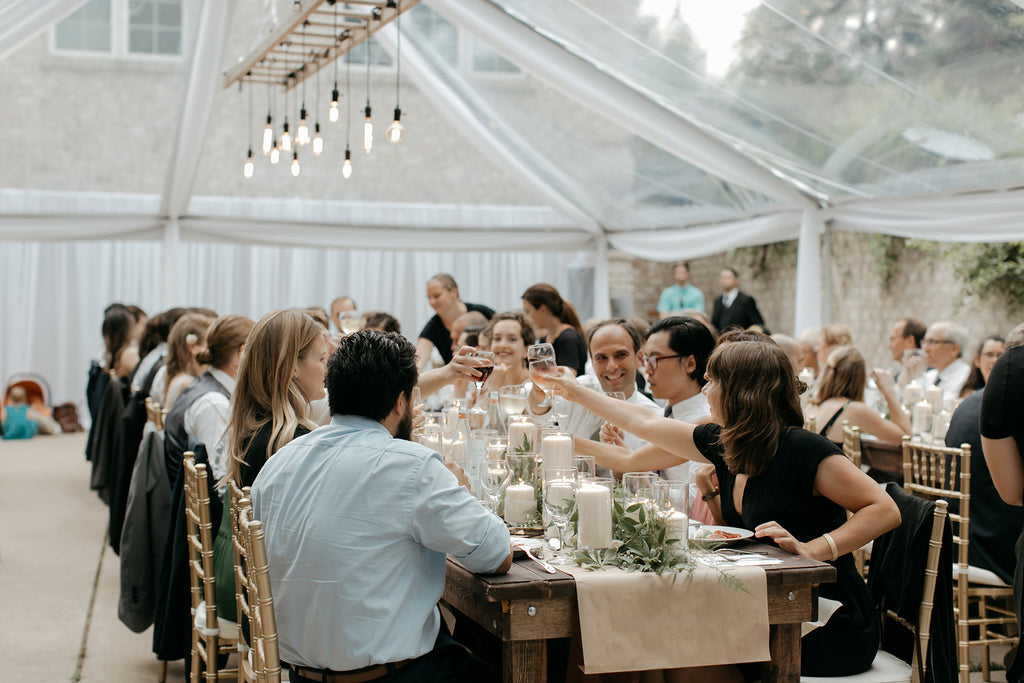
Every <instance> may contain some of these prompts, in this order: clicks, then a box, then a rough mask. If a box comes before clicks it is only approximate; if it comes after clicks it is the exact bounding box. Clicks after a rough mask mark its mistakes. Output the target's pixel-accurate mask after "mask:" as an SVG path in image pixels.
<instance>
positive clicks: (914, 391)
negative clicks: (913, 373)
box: [903, 379, 924, 408]
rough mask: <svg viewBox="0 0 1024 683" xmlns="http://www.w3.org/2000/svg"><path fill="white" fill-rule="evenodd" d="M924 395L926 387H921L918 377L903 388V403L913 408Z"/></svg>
mask: <svg viewBox="0 0 1024 683" xmlns="http://www.w3.org/2000/svg"><path fill="white" fill-rule="evenodd" d="M923 397H924V389H922V388H921V385H920V384H918V383H917V380H916V379H915V380H912V381H911V382H910V384H908V385H907V386H906V388H905V389H904V390H903V405H905V406H906V407H907V408H913V407H914V406H915V405H917V402H918V401H920V400H921V398H923Z"/></svg>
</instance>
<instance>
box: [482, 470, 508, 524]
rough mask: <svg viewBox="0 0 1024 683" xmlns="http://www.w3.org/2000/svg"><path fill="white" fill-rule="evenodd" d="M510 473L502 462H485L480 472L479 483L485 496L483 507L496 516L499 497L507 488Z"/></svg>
mask: <svg viewBox="0 0 1024 683" xmlns="http://www.w3.org/2000/svg"><path fill="white" fill-rule="evenodd" d="M511 476H512V471H511V470H510V469H509V466H508V463H506V462H505V461H504V460H487V461H486V462H485V463H484V467H483V468H482V470H481V477H480V479H481V483H482V484H483V489H484V494H486V496H487V501H486V502H485V505H486V506H487V509H488V510H489V511H490V512H493V513H494V514H498V504H499V502H500V501H501V495H502V494H503V493H504V492H505V489H506V488H507V487H508V482H509V479H510V478H511Z"/></svg>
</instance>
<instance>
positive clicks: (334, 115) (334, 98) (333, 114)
mask: <svg viewBox="0 0 1024 683" xmlns="http://www.w3.org/2000/svg"><path fill="white" fill-rule="evenodd" d="M339 113H340V110H339V109H338V84H337V83H335V84H334V90H332V91H331V109H330V111H328V112H327V118H329V119H330V120H331V123H336V122H337V121H338V114H339Z"/></svg>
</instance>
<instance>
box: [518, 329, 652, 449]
mask: <svg viewBox="0 0 1024 683" xmlns="http://www.w3.org/2000/svg"><path fill="white" fill-rule="evenodd" d="M641 344H642V338H641V336H640V333H639V332H637V330H636V328H635V327H633V325H632V323H630V322H629V321H628V320H625V319H623V318H613V319H611V320H603V321H601V322H599V323H597V324H596V325H594V326H593V327H592V328H590V332H589V334H588V335H587V349H588V351H589V353H590V363H591V366H592V367H593V370H594V374H593V375H589V374H586V375H581V376H580V377H579V382H580V384H582V385H583V386H585V387H587V388H589V389H595V390H597V391H603V392H605V393H607V394H612V395H615V394H621V397H622V398H624V399H625V400H626V401H627V402H629V403H635V404H637V405H642V406H644V407H647V408H650V409H651V410H655V411H657V410H660V408H658V404H656V403H655V402H654V401H652V400H651V399H649V398H647V397H646V396H644V395H643V394H642V393H641V392H640V390H639V389H637V385H636V381H637V371H638V370H639V368H640V362H641V361H640V346H641ZM555 401H556V402H557V403H558V405H556V408H555V413H556V414H559V415H560V416H561V412H562V411H564V412H565V419H564V420H561V422H562V424H560V425H559V427H560V429H561V431H563V432H568V433H570V434H573V435H575V436H576V437H578V438H577V439H576V447H575V450H576V452H577V453H578V454H580V455H592V453H590V452H589V450H588V448H589V446H591V445H593V444H591V443H585V442H587V441H594V442H596V441H597V439H598V438H599V437H600V432H601V425H602V424H603V421H602V420H601V418H599V417H597V416H596V415H593V414H591V413H590V412H588V411H587V410H586V409H585V408H583V407H582V406H580V405H578V404H576V403H571V402H569V401H566V400H564V399H560V398H557V397H556V398H555ZM530 412H531V413H533V414H534V415H540V414H542V413H540V411H538V410H536V409H535V408H534V407H533V406H531V407H530ZM645 443H646V442H645V441H643V440H642V439H640V438H638V437H635V436H633V435H632V434H629V435H627V438H626V444H627V447H629V448H639V447H640V446H642V445H644V444H645Z"/></svg>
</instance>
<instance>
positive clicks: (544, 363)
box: [526, 343, 558, 408]
mask: <svg viewBox="0 0 1024 683" xmlns="http://www.w3.org/2000/svg"><path fill="white" fill-rule="evenodd" d="M526 360H528V361H529V362H530V377H531V378H532V379H533V381H534V382H535V383H536V384H537V385H538V386H540V387H541V388H542V389H544V401H543V402H542V403H540V407H541V408H546V407H548V406H550V405H551V388H550V386H549V385H547V384H545V383H544V382H543V381H539V380H538V379H537V377H536V376H534V363H537V366H536V371H537V372H538V373H540V372H547V373H548V374H554V373H556V372H558V363H557V361H556V360H555V347H554V346H552V345H551V344H546V343H542V344H533V345H532V346H530V347H529V348H528V349H526ZM549 368H550V370H549Z"/></svg>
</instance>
